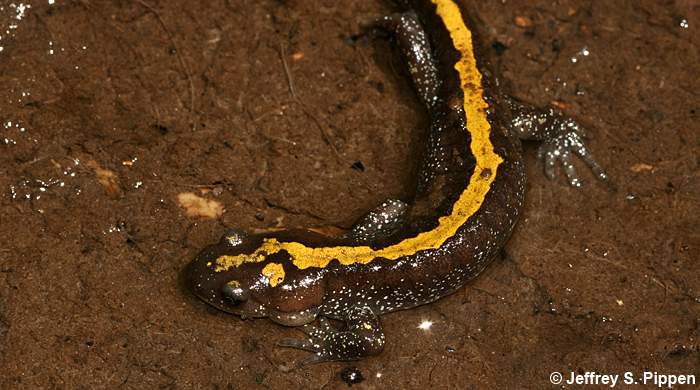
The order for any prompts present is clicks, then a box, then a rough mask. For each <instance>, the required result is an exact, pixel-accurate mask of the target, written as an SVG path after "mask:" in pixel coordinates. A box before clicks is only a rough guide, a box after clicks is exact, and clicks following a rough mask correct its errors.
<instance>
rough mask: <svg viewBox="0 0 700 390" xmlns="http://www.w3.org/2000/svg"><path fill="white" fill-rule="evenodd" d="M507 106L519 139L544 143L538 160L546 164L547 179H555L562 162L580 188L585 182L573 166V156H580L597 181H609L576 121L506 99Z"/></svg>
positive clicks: (555, 111)
mask: <svg viewBox="0 0 700 390" xmlns="http://www.w3.org/2000/svg"><path fill="white" fill-rule="evenodd" d="M506 104H507V105H508V109H509V111H510V113H511V130H512V131H513V132H514V133H515V135H516V136H518V138H520V139H525V140H538V141H542V144H541V145H540V149H539V152H538V157H539V158H540V159H541V160H542V161H543V162H544V172H545V175H547V177H548V178H550V179H553V178H554V176H555V169H556V164H557V162H560V163H561V165H562V167H563V168H564V173H565V174H566V177H567V179H568V180H569V184H570V185H571V186H573V187H580V186H581V185H582V182H581V179H580V178H579V176H578V173H577V172H576V168H575V167H574V165H573V162H572V161H573V156H574V155H578V156H579V158H581V160H583V162H584V163H586V165H588V167H589V168H590V169H591V171H593V174H594V175H595V177H596V178H598V179H599V180H601V181H607V180H608V175H607V174H606V173H605V171H604V170H603V168H602V167H601V166H600V165H599V164H598V163H597V162H596V160H595V159H594V158H593V155H592V154H591V152H590V151H589V150H588V148H587V147H586V144H585V142H584V138H585V137H586V134H585V131H584V130H583V128H582V127H581V126H580V125H579V124H578V123H577V122H576V121H575V120H573V119H572V118H569V117H567V116H566V115H564V114H562V113H561V112H559V111H557V110H555V109H553V108H547V109H540V108H535V107H532V106H529V105H526V104H523V103H521V102H519V101H517V100H515V99H513V98H506Z"/></svg>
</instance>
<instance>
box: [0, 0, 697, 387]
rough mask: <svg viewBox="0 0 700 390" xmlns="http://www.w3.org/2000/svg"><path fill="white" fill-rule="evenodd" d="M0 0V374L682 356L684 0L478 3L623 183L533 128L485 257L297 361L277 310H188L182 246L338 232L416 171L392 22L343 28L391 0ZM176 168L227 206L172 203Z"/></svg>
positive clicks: (512, 364) (291, 375)
mask: <svg viewBox="0 0 700 390" xmlns="http://www.w3.org/2000/svg"><path fill="white" fill-rule="evenodd" d="M0 4H2V6H0V27H2V28H0V36H1V37H2V39H0V46H2V48H3V49H2V51H0V85H2V88H0V121H2V122H1V123H2V126H0V194H1V196H0V372H2V374H1V375H0V386H1V387H3V388H6V387H15V386H24V387H37V386H42V387H48V386H59V387H73V388H75V387H78V386H85V387H99V386H104V387H115V386H119V385H122V386H125V387H149V388H154V387H165V388H170V387H189V386H193V385H197V386H202V387H203V388H237V389H243V388H255V387H256V386H259V387H263V388H301V387H307V388H342V387H346V385H345V384H344V383H343V380H342V379H341V375H340V373H341V371H342V370H344V369H346V368H349V367H356V368H357V369H358V370H359V371H360V372H361V373H362V375H363V377H364V378H365V379H364V382H362V384H361V385H359V386H360V387H363V388H369V389H371V388H430V387H434V388H448V387H452V388H469V387H472V386H474V387H477V388H494V387H501V388H504V387H511V388H512V387H516V388H522V387H532V388H547V387H549V386H550V384H549V379H548V378H549V373H550V372H552V371H563V372H565V373H567V372H569V371H579V372H581V373H583V372H585V371H597V372H601V373H617V374H622V373H624V372H625V371H632V372H635V373H637V374H640V375H641V373H642V372H643V371H644V370H650V371H658V372H661V373H679V374H683V373H684V374H693V373H694V374H698V367H699V366H700V352H699V350H698V348H699V342H698V337H699V334H698V333H699V330H698V321H699V318H700V279H699V278H698V275H699V274H698V271H700V265H699V264H698V259H699V257H700V256H699V254H700V250H699V248H698V245H699V244H700V234H699V233H698V225H699V223H700V218H698V215H697V214H698V204H699V201H700V188H699V187H700V185H699V184H698V179H699V173H698V172H699V170H698V163H699V155H700V142H699V140H700V136H699V135H698V134H699V133H698V131H699V130H700V129H699V127H700V126H699V125H698V109H699V108H700V107H698V102H699V101H700V99H699V97H698V91H699V88H700V82H698V64H699V63H700V58H699V54H700V53H699V51H698V45H699V43H700V34H698V33H697V29H698V26H699V25H700V7H699V6H698V3H697V2H696V1H615V2H598V1H539V2H525V1H523V2H511V1H504V2H495V1H494V2H488V3H487V4H484V2H473V3H471V5H469V9H470V13H471V17H472V18H473V19H475V20H476V22H477V25H476V28H477V31H478V32H479V33H480V40H481V43H482V44H483V46H484V47H485V49H486V50H484V52H483V53H481V55H483V56H487V58H489V59H490V60H491V61H492V63H493V67H494V70H495V71H496V73H497V74H499V75H501V76H502V80H503V82H504V84H505V88H506V89H507V90H509V91H510V92H511V93H513V94H514V95H516V96H518V97H520V98H522V99H524V100H526V101H530V102H533V103H536V104H541V105H542V104H549V103H552V104H556V105H558V106H559V107H561V108H562V109H563V110H564V111H565V112H567V113H568V114H570V115H572V116H574V117H576V118H577V119H579V120H580V121H581V122H582V123H584V124H585V125H586V127H587V128H588V129H589V131H590V133H592V134H593V135H594V139H593V140H592V141H591V142H590V145H591V148H592V150H593V151H594V153H595V155H596V156H597V158H598V160H599V161H600V163H601V164H602V165H603V166H604V167H606V169H607V170H608V171H609V173H610V175H611V177H612V179H613V181H614V183H615V185H616V187H617V191H610V190H609V189H608V188H607V187H605V186H604V185H601V184H600V183H596V182H595V181H594V180H593V178H592V176H591V175H590V172H588V171H587V170H586V169H585V168H584V167H583V166H582V165H579V169H580V171H581V174H582V177H583V178H584V179H585V180H586V184H585V187H584V188H583V189H572V188H570V187H568V186H567V184H566V181H565V180H564V178H563V177H559V178H558V179H557V180H555V181H553V182H552V181H548V180H546V179H545V178H544V176H543V174H542V166H541V164H540V163H538V162H537V161H536V159H535V149H536V148H535V147H534V145H530V146H529V147H528V148H527V150H526V159H527V161H526V162H527V167H528V168H527V171H528V178H529V183H528V188H527V199H526V205H525V209H524V212H523V214H522V218H521V220H520V223H519V225H518V227H517V228H516V231H515V233H514V235H513V238H512V239H511V240H510V242H509V244H508V246H507V247H506V248H505V253H506V255H505V256H504V258H503V259H501V260H497V261H496V262H495V263H494V264H493V265H492V266H491V267H490V268H489V269H488V270H487V271H486V272H485V273H484V274H483V275H482V276H481V277H479V278H478V279H477V280H476V281H475V282H473V283H471V284H470V285H468V286H467V287H465V288H463V289H461V290H460V291H459V292H457V293H456V294H454V295H452V296H450V297H448V298H445V299H442V300H440V301H439V302H437V303H435V304H431V305H427V306H423V307H420V308H417V309H414V310H409V311H405V312H399V313H395V314H391V315H387V316H385V317H383V318H382V321H383V325H384V328H385V330H386V333H387V339H388V344H387V347H386V350H385V351H384V353H383V354H381V355H380V356H377V357H374V358H369V359H366V360H363V361H360V362H353V363H331V364H322V365H315V366H310V367H306V368H304V369H301V370H291V367H292V365H293V362H294V361H296V360H299V359H302V358H303V357H305V356H307V355H306V354H305V353H304V352H302V351H296V350H289V349H281V348H278V347H276V346H275V342H276V340H279V339H280V338H284V337H297V336H300V335H301V334H300V333H299V332H298V330H295V329H291V328H284V327H281V326H278V325H275V324H273V323H272V322H270V321H267V320H256V321H240V320H239V319H237V318H235V317H233V316H230V315H226V314H223V313H219V312H217V311H215V310H213V309H211V308H209V307H207V306H206V305H204V304H203V303H201V302H199V301H197V300H196V299H194V298H193V297H191V296H190V295H189V294H188V293H187V292H186V291H184V290H183V288H182V287H181V270H182V269H183V268H184V266H185V265H186V264H187V263H188V262H189V261H190V259H192V258H193V256H194V255H195V254H196V253H197V252H198V251H199V250H200V249H201V248H202V247H204V246H205V245H207V244H210V243H213V242H215V241H216V240H218V238H219V236H220V235H221V234H222V233H223V232H224V230H225V227H227V226H237V227H244V228H266V227H273V226H285V227H289V226H304V225H306V226H310V225H314V226H318V225H334V226H337V227H341V228H347V227H349V226H350V225H351V223H352V222H353V220H355V219H356V218H358V217H359V216H361V215H362V214H364V213H365V212H366V211H367V210H369V209H370V208H371V207H373V206H374V205H376V204H378V203H379V202H381V201H382V200H384V199H385V198H387V197H401V196H402V195H406V194H408V193H410V192H411V185H410V183H411V182H412V177H413V175H414V174H415V166H416V159H417V158H416V156H417V152H416V151H417V150H420V145H421V143H422V142H423V140H424V135H425V133H424V131H423V127H424V125H425V123H426V119H425V118H424V117H423V113H422V111H421V109H420V106H419V103H418V101H417V99H416V97H415V96H414V93H413V91H412V88H411V84H410V81H409V79H408V78H407V77H406V71H405V65H404V64H403V63H402V61H401V59H400V57H398V56H397V55H396V53H394V52H393V51H392V49H391V45H390V43H389V42H387V41H385V40H381V39H374V38H371V37H359V36H358V33H359V32H360V25H361V24H362V23H365V22H367V21H370V20H372V18H374V17H376V16H379V15H383V14H385V13H387V12H389V11H390V8H388V7H387V5H386V4H385V3H382V2H380V1H368V2H366V1H354V2H351V1H335V0H333V1H331V0H324V1H321V0H318V1H301V0H290V1H272V0H263V1H258V0H256V1H253V0H239V1H234V0H229V1H164V0H160V1H157V0H143V2H141V1H125V0H123V1H120V0H114V1H92V0H91V1H88V0H83V1H62V0H57V1H56V4H54V5H49V4H48V3H47V1H38V0H37V1H32V2H30V3H29V5H30V8H28V9H25V10H24V11H23V10H22V9H21V6H20V5H19V3H17V2H16V1H15V5H14V6H11V5H10V2H9V1H7V0H2V1H0ZM25 5H26V4H25ZM684 20H685V21H687V24H688V27H687V28H686V27H683V26H682V24H683V21H684ZM13 26H14V27H13ZM495 42H498V44H496V45H494V43H495ZM584 49H586V50H587V51H588V55H584V54H583V52H584V51H585V50H584ZM572 58H575V59H576V61H575V62H574V61H572ZM285 66H286V69H285ZM290 81H291V84H290ZM290 85H291V86H292V88H290ZM292 91H293V94H292ZM353 166H354V167H353ZM184 192H193V193H196V194H198V195H200V196H202V197H205V198H207V199H211V200H215V201H217V202H219V203H220V204H221V205H222V206H223V207H224V208H225V212H224V213H223V215H222V216H221V217H220V218H198V217H191V216H187V215H185V211H184V210H183V208H181V207H180V206H179V204H178V197H177V196H178V194H180V193H184ZM423 320H430V321H433V326H432V328H431V329H430V331H424V330H421V329H418V328H417V326H418V324H419V323H421V321H423Z"/></svg>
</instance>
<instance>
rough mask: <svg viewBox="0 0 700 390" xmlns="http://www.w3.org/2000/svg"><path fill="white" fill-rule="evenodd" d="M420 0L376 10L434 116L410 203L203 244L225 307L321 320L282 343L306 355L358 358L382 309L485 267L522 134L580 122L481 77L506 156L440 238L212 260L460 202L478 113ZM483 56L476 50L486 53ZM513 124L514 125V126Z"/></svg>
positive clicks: (366, 229)
mask: <svg viewBox="0 0 700 390" xmlns="http://www.w3.org/2000/svg"><path fill="white" fill-rule="evenodd" d="M412 3H414V4H413V9H414V10H416V11H418V14H419V15H421V18H420V21H419V18H418V16H417V14H415V13H413V12H412V11H409V12H407V13H403V14H396V15H393V16H390V17H386V18H384V19H382V20H381V21H380V22H379V25H380V26H381V27H382V28H384V29H386V30H389V31H390V32H392V33H393V34H394V35H395V36H396V37H397V40H398V43H399V47H400V49H401V50H402V52H403V55H404V56H405V57H406V59H407V60H408V62H409V64H410V65H411V69H413V72H412V77H413V83H414V85H415V87H416V90H417V92H418V95H419V97H420V98H421V100H422V101H423V103H424V105H425V107H426V111H427V115H428V116H429V117H430V119H431V128H430V131H429V140H428V144H427V150H426V153H425V156H424V163H423V165H422V168H421V170H420V174H419V181H418V187H417V191H416V196H415V198H414V199H413V200H412V201H411V203H410V206H408V205H407V204H406V203H403V202H401V201H393V200H392V201H388V202H387V203H385V204H383V205H381V206H379V207H378V208H377V209H375V210H374V211H373V212H371V213H370V214H369V215H368V216H367V217H366V218H363V219H361V220H360V221H359V222H358V223H357V224H356V226H355V228H353V230H352V231H351V232H348V233H347V234H343V235H340V236H330V235H325V234H321V233H318V232H316V231H312V230H309V229H297V230H284V231H276V232H269V233H264V234H250V235H248V234H245V233H244V232H242V231H232V232H231V233H229V234H227V235H225V236H224V238H223V239H222V240H221V242H219V243H218V244H216V245H213V246H210V247H208V248H206V249H204V250H203V251H202V252H201V253H200V254H199V255H198V256H197V258H196V259H195V260H194V261H193V262H192V264H191V265H190V268H189V269H188V275H189V277H190V285H191V287H192V289H193V291H194V293H195V294H196V295H197V296H198V297H200V298H201V299H203V300H204V301H205V302H207V303H209V304H211V305H213V306H215V307H217V308H219V309H221V310H224V311H227V312H230V313H234V314H238V315H240V316H242V317H270V318H271V319H272V320H273V321H275V322H278V323H280V324H284V325H290V326H297V325H305V324H308V323H310V322H312V321H313V320H314V319H316V318H317V317H319V318H320V319H321V324H320V326H319V327H312V326H310V325H305V327H304V331H305V332H306V333H307V334H308V336H309V337H308V338H307V339H304V340H292V339H287V340H283V341H282V343H281V345H283V346H288V347H294V348H301V349H306V350H310V351H312V352H314V355H312V357H311V358H310V359H309V360H308V361H309V362H320V361H327V360H348V359H357V358H360V357H362V356H367V355H371V354H376V353H378V352H380V351H381V350H382V347H383V344H384V335H383V333H382V332H381V329H380V326H379V321H378V317H377V316H378V315H381V314H384V313H388V312H391V311H395V310H401V309H407V308H411V307H415V306H418V305H422V304H425V303H429V302H432V301H435V300H437V299H439V298H441V297H443V296H445V295H448V294H450V293H452V292H454V291H455V290H457V289H458V288H460V287H461V286H463V285H464V284H465V283H466V282H467V281H469V280H470V279H472V278H474V277H475V276H476V275H478V274H479V273H480V272H481V271H482V270H483V269H484V268H485V267H486V266H487V265H488V264H489V262H490V261H491V260H492V259H493V258H494V256H495V254H496V253H497V251H498V250H499V249H500V248H501V247H502V245H503V244H504V243H505V241H506V240H507V239H508V237H509V236H510V234H511V232H512V229H513V227H514V226H515V223H516V221H517V217H518V213H519V211H520V209H521V207H522V203H523V198H524V187H525V176H524V170H523V164H522V156H521V146H520V141H519V137H521V138H538V137H540V138H544V136H541V134H545V135H546V136H547V137H553V139H558V138H557V137H559V138H561V137H564V140H569V139H570V137H571V133H572V130H571V129H570V128H569V127H566V126H564V125H563V124H562V123H568V122H564V121H565V120H566V121H569V119H568V118H564V117H560V116H556V115H559V114H556V115H555V114H552V113H551V112H550V111H548V110H538V109H534V108H528V110H530V111H527V115H529V116H527V117H526V116H521V115H520V114H519V111H518V109H519V108H521V106H520V105H519V103H515V102H514V101H513V100H512V99H509V98H507V97H506V98H501V97H499V96H498V95H495V94H489V92H490V89H489V86H488V85H486V82H487V80H484V86H483V89H484V91H483V93H484V95H485V96H484V97H485V99H486V101H487V102H488V103H489V110H488V112H487V115H488V122H489V123H490V125H491V131H490V134H489V137H490V141H491V144H492V145H493V149H494V152H495V153H496V154H497V155H498V156H500V157H501V159H502V160H503V161H502V163H501V164H500V165H499V166H498V169H497V171H496V172H494V171H492V170H484V171H481V172H479V173H477V174H480V175H484V176H489V177H490V176H494V177H493V181H492V182H491V184H490V188H489V190H488V193H487V194H486V196H485V198H484V199H483V202H482V203H481V206H480V207H479V208H478V210H477V211H476V212H475V213H474V214H472V215H470V216H469V218H468V219H467V220H466V222H465V223H464V224H463V225H461V226H460V227H459V228H458V229H457V232H456V234H454V235H452V236H451V237H447V239H446V240H445V241H444V243H443V244H442V245H441V246H440V247H438V248H437V249H426V250H419V251H417V252H413V253H410V254H408V255H405V256H402V257H399V258H398V259H392V260H390V259H385V258H375V259H373V260H372V261H370V262H368V263H366V264H352V265H342V264H341V263H339V262H338V261H337V260H333V261H331V262H330V263H328V265H326V266H324V267H309V268H304V269H300V268H299V267H298V266H297V265H295V263H294V262H293V259H291V258H290V255H289V254H288V253H287V252H285V251H279V252H276V253H272V254H263V258H262V259H259V260H256V261H250V262H244V263H242V264H240V265H237V266H231V267H227V268H226V269H225V270H221V269H219V270H215V268H216V264H217V261H218V259H219V258H220V257H221V256H237V255H241V254H244V255H251V256H252V255H253V253H254V252H255V251H256V249H257V248H259V247H260V245H261V244H262V243H263V240H264V239H270V238H275V239H276V240H277V241H279V242H288V243H289V242H291V243H301V244H304V245H305V246H306V247H310V248H328V247H336V246H370V247H372V248H373V249H381V248H384V247H387V246H389V245H393V244H397V243H400V242H402V240H404V239H407V238H410V237H415V236H416V235H417V234H419V233H420V232H423V231H429V230H431V229H433V228H435V226H436V225H437V223H438V222H437V221H438V218H439V217H441V216H444V215H449V214H451V213H452V212H453V204H454V203H455V201H456V199H457V198H458V197H459V196H460V194H462V192H463V191H464V190H465V188H466V187H467V185H468V184H469V180H470V176H471V175H472V174H474V171H475V157H474V155H473V154H472V152H471V149H470V145H471V137H470V130H469V129H468V128H467V126H466V124H467V123H466V122H468V121H469V120H470V119H469V118H466V119H465V112H464V109H463V104H464V102H463V96H464V91H462V90H461V89H460V83H459V74H458V73H457V71H455V69H454V64H455V63H456V62H457V61H458V60H459V58H460V56H461V53H460V52H459V51H458V50H457V49H456V48H455V47H454V44H453V43H452V39H451V37H450V34H449V33H448V31H447V30H446V29H445V25H444V22H443V20H442V19H441V18H440V17H439V16H438V15H437V14H436V12H435V7H434V6H433V5H432V3H431V2H429V1H415V2H412ZM462 14H465V12H464V10H462ZM427 32H430V34H429V36H428V34H427ZM431 45H433V46H434V48H431ZM434 53H437V57H435V56H434ZM477 61H480V57H478V56H477ZM477 65H478V67H479V69H480V70H482V69H483V68H484V64H482V63H478V64H477ZM483 73H484V72H482V74H483ZM533 113H534V114H536V115H540V114H541V115H549V116H547V118H549V122H548V129H547V131H544V130H541V129H537V131H538V132H537V133H535V132H533V131H528V129H529V127H528V126H529V125H532V122H526V121H527V119H528V118H530V119H532V115H533ZM504 115H505V118H504ZM506 118H507V119H506ZM516 120H517V123H516ZM514 125H517V128H515V129H513V127H514ZM530 127H531V128H532V129H535V126H530ZM566 137H569V138H566ZM567 145H568V144H567ZM566 151H567V152H568V150H566ZM584 151H585V149H584ZM556 155H557V156H558V155H560V153H559V152H558V154H556ZM582 156H583V155H582ZM587 156H588V157H590V155H587ZM584 160H585V158H584ZM562 161H563V160H562ZM590 161H591V162H592V163H593V164H595V162H594V161H593V160H592V159H590ZM563 162H565V161H563ZM591 166H592V167H594V166H593V165H591ZM595 167H597V165H595ZM597 168H599V167H597ZM594 170H595V169H594ZM600 172H602V170H600ZM603 174H604V173H603ZM572 184H573V183H572ZM269 264H280V265H281V266H282V267H283V269H284V281H283V283H281V284H280V285H277V286H273V285H272V283H269V280H268V279H266V278H261V274H262V273H263V272H264V271H263V269H264V268H265V267H266V266H268V265H269ZM324 317H327V318H333V319H338V320H343V321H346V323H347V329H346V330H344V331H338V330H335V329H333V328H332V327H330V326H329V325H328V323H327V322H326V321H325V320H324Z"/></svg>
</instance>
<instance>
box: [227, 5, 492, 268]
mask: <svg viewBox="0 0 700 390" xmlns="http://www.w3.org/2000/svg"><path fill="white" fill-rule="evenodd" d="M432 2H433V4H435V5H436V6H437V14H438V15H439V16H440V18H441V19H442V21H443V23H444V24H445V27H446V28H447V30H448V31H449V33H450V37H451V39H452V43H453V45H454V47H455V48H456V49H457V50H458V51H459V52H460V53H461V58H460V60H459V61H458V62H457V63H456V64H455V66H454V68H455V70H456V71H457V72H458V73H459V78H460V82H461V87H462V91H463V93H464V111H465V114H466V116H467V118H468V121H467V122H466V123H467V131H468V132H469V133H470V134H471V151H472V153H473V154H474V157H475V159H476V166H475V169H474V173H473V174H472V176H471V178H470V179H469V185H468V186H467V188H465V189H464V191H463V192H462V193H461V194H460V196H459V199H457V201H456V202H455V204H454V206H453V208H452V213H451V214H450V215H447V216H443V217H440V218H439V220H438V225H437V227H435V229H433V230H430V231H426V232H422V233H420V234H418V235H417V236H416V237H412V238H407V239H405V240H403V241H401V242H399V243H397V244H395V245H391V246H388V247H385V248H381V249H378V250H373V249H372V248H370V247H369V246H336V247H322V248H309V247H307V246H305V245H303V244H301V243H298V242H280V241H278V240H277V239H275V238H267V239H265V240H264V241H263V244H262V245H261V246H260V247H259V248H258V249H256V250H255V252H254V253H252V254H242V255H237V256H222V257H220V258H219V259H217V264H216V269H217V271H223V270H226V269H229V268H230V267H235V266H237V265H239V264H242V263H244V262H259V261H262V259H264V256H265V255H266V254H268V255H269V254H273V253H277V252H280V251H286V252H287V253H289V255H290V257H291V259H292V262H293V264H294V265H295V266H297V267H298V268H300V269H305V268H309V267H317V268H323V267H326V266H327V265H328V263H330V262H331V261H332V260H333V259H336V260H338V261H339V262H340V263H341V264H344V265H350V264H358V263H359V264H367V263H369V262H371V261H372V260H374V259H376V258H384V259H389V260H396V259H398V258H400V257H403V256H410V255H412V254H414V253H416V252H418V251H422V250H428V249H437V248H439V247H440V246H442V244H444V243H445V241H446V240H447V239H448V238H450V237H452V236H454V235H455V234H456V233H457V230H458V229H459V227H460V226H462V225H463V224H464V223H466V222H467V219H468V218H469V217H470V216H472V215H474V213H476V212H477V211H478V210H479V208H480V207H481V205H482V203H483V202H484V198H485V197H486V194H487V193H488V192H489V189H490V187H491V183H492V182H493V181H494V179H495V177H496V175H497V168H498V166H499V165H500V163H501V162H503V159H502V158H501V157H500V156H499V155H497V154H496V153H494V151H493V145H492V144H491V141H490V138H489V135H490V133H491V125H490V124H489V122H488V119H487V117H486V109H487V107H488V104H487V103H486V101H485V100H484V91H483V85H482V83H481V73H480V72H479V69H478V68H477V65H476V58H475V56H474V47H473V44H472V35H471V31H470V30H469V29H468V28H467V26H466V25H465V24H464V19H462V15H461V13H460V10H459V7H458V6H457V5H456V4H455V3H454V1H452V0H432Z"/></svg>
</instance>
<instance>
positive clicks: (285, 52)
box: [279, 42, 297, 100]
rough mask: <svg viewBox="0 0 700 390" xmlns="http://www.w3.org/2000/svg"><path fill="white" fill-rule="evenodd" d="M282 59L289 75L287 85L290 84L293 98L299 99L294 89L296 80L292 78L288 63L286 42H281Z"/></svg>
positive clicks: (285, 71)
mask: <svg viewBox="0 0 700 390" xmlns="http://www.w3.org/2000/svg"><path fill="white" fill-rule="evenodd" d="M279 54H280V59H281V60H282V66H283V67H284V74H285V75H286V76H287V86H289V93H290V94H291V95H292V99H294V100H297V93H296V91H295V90H294V80H293V79H292V72H291V71H290V70H289V65H288V64H287V51H286V50H284V44H283V43H281V42H280V51H279Z"/></svg>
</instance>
